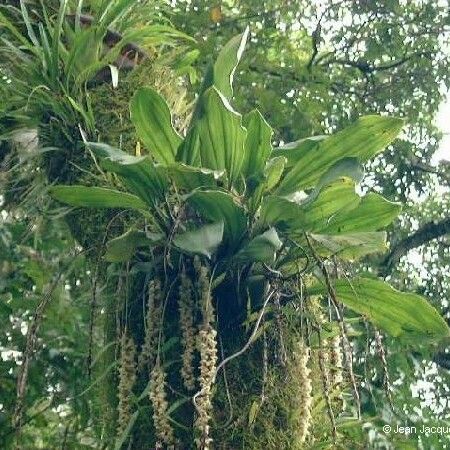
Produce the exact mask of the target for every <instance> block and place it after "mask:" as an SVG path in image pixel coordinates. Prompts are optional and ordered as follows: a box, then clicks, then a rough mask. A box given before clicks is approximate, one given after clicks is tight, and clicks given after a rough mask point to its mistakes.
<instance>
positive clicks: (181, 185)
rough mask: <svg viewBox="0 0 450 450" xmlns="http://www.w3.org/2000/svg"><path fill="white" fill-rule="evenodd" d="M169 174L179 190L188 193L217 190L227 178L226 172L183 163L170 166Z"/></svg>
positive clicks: (168, 168)
mask: <svg viewBox="0 0 450 450" xmlns="http://www.w3.org/2000/svg"><path fill="white" fill-rule="evenodd" d="M167 172H168V174H169V176H170V178H171V179H172V181H173V182H174V183H175V185H176V186H177V187H178V189H183V190H186V191H193V190H195V189H199V188H215V187H217V186H218V184H219V183H221V182H223V180H224V176H225V171H224V170H211V169H204V168H202V167H193V166H187V165H186V164H181V163H174V164H170V165H169V166H168V167H167Z"/></svg>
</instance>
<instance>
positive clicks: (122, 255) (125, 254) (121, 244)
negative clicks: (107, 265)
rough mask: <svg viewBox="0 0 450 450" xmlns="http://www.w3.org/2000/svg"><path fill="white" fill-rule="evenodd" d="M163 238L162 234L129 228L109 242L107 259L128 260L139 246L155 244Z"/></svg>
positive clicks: (115, 260)
mask: <svg viewBox="0 0 450 450" xmlns="http://www.w3.org/2000/svg"><path fill="white" fill-rule="evenodd" d="M162 238H163V235H162V234H148V233H145V232H143V231H138V230H129V231H127V232H126V233H124V234H122V236H119V237H116V238H115V239H111V240H110V241H109V242H108V244H107V246H106V253H105V259H106V260H107V261H109V262H123V261H128V260H129V259H131V258H132V257H133V255H134V254H135V252H136V250H137V249H138V248H139V247H148V246H150V245H154V244H155V243H156V242H158V241H160V240H161V239H162Z"/></svg>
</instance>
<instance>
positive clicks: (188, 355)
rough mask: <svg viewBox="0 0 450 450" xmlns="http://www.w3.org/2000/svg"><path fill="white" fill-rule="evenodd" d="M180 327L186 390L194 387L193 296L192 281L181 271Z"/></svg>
mask: <svg viewBox="0 0 450 450" xmlns="http://www.w3.org/2000/svg"><path fill="white" fill-rule="evenodd" d="M179 312H180V329H181V334H182V339H183V347H184V348H183V358H182V359H183V365H182V368H181V377H182V378H183V383H184V386H185V387H186V389H187V390H188V391H192V390H194V389H195V376H194V352H195V331H196V330H195V328H194V298H193V292H192V281H191V280H190V278H189V277H188V276H187V275H186V272H185V270H184V269H183V271H182V272H181V284H180V295H179Z"/></svg>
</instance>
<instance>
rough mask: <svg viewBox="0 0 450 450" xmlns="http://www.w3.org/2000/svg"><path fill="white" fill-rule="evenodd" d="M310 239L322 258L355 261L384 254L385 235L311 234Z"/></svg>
mask: <svg viewBox="0 0 450 450" xmlns="http://www.w3.org/2000/svg"><path fill="white" fill-rule="evenodd" d="M310 237H311V238H312V240H313V241H315V242H316V243H317V244H318V248H317V247H316V251H317V252H318V253H319V254H320V255H322V256H329V255H330V254H331V255H337V256H339V257H340V258H344V259H350V260H355V259H358V258H361V257H362V256H365V255H368V254H371V253H379V252H384V251H386V249H387V246H386V233H385V232H384V231H381V232H377V231H375V232H367V233H348V234H337V235H328V234H311V235H310Z"/></svg>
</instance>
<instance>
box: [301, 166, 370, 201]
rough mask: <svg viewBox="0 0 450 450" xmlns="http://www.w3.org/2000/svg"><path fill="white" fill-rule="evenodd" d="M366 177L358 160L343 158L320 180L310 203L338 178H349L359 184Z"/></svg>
mask: <svg viewBox="0 0 450 450" xmlns="http://www.w3.org/2000/svg"><path fill="white" fill-rule="evenodd" d="M363 176H364V168H363V167H362V165H361V164H360V163H359V162H358V159H357V158H350V157H346V158H342V159H340V160H339V161H336V163H335V164H333V165H332V166H331V167H330V168H329V169H328V170H327V171H326V172H325V173H324V174H323V175H322V176H321V177H320V179H319V181H318V182H317V184H316V186H315V187H314V190H313V191H312V192H311V194H310V195H309V196H308V198H307V200H306V201H308V202H310V201H312V200H314V199H316V198H317V196H318V195H319V192H320V191H321V189H322V188H323V187H325V186H328V185H329V184H331V183H333V182H334V181H335V180H337V179H338V178H342V177H347V178H351V179H352V180H354V181H355V182H356V183H359V182H360V181H361V180H362V178H363Z"/></svg>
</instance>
